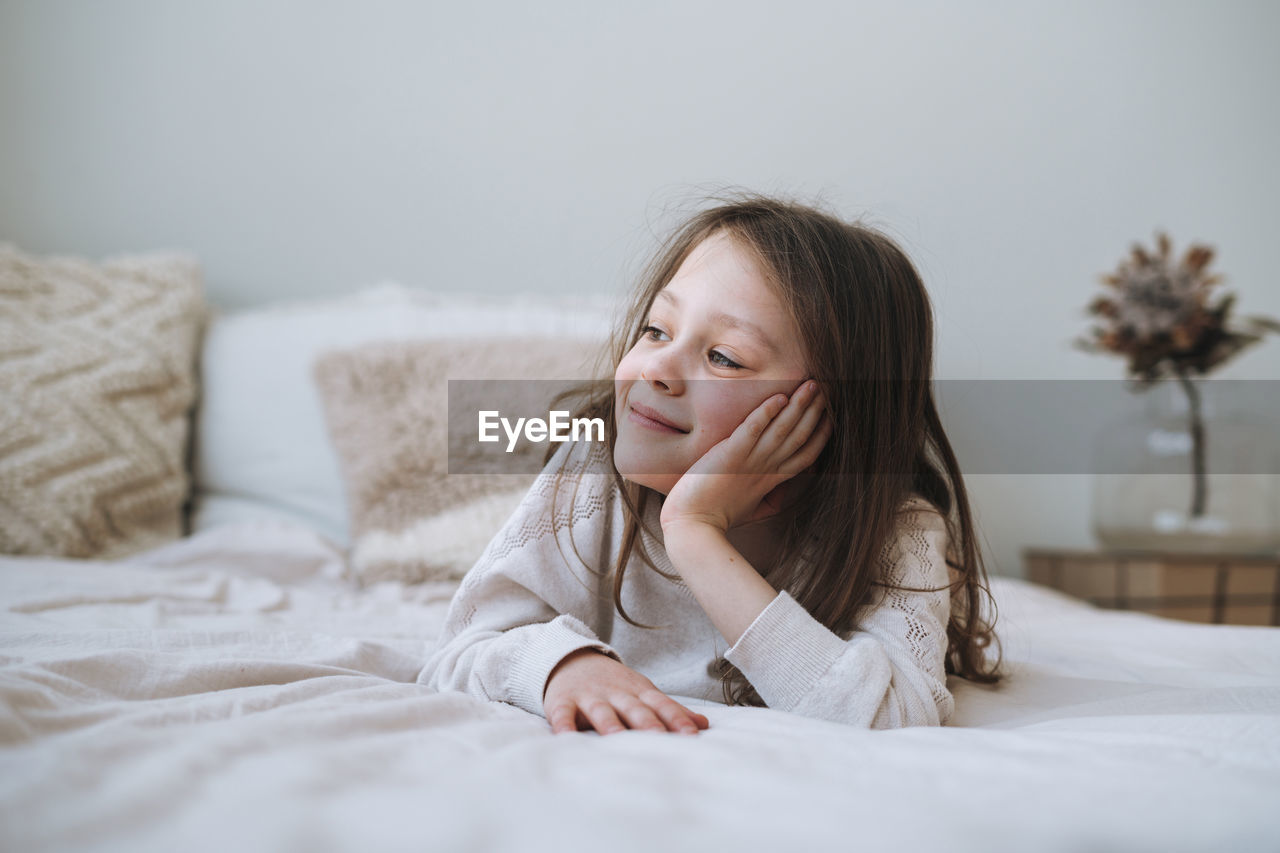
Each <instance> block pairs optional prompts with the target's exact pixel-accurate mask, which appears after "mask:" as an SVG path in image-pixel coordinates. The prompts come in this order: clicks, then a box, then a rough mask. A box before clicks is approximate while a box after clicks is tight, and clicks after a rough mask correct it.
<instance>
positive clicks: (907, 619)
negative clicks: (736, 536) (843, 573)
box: [663, 502, 955, 729]
mask: <svg viewBox="0 0 1280 853" xmlns="http://www.w3.org/2000/svg"><path fill="white" fill-rule="evenodd" d="M926 506H927V505H925V504H924V503H923V502H921V509H920V510H919V511H916V512H912V513H909V514H908V515H907V516H906V521H905V522H904V524H903V526H902V528H901V534H900V536H899V538H898V541H897V542H896V543H895V545H894V547H893V548H891V549H890V551H889V552H888V554H887V555H886V557H885V562H884V563H882V565H881V577H882V578H883V579H884V580H885V581H886V582H888V583H893V584H898V585H902V586H909V587H916V588H922V589H934V590H938V591H936V592H900V591H896V590H887V591H886V593H885V595H884V598H883V600H882V601H880V602H878V604H877V605H876V606H874V607H871V608H867V610H866V611H864V613H865V615H864V617H863V618H862V619H861V620H860V624H859V627H858V630H856V631H854V632H853V633H852V634H851V635H850V636H849V638H848V639H847V640H845V639H842V638H841V637H839V636H838V635H836V634H835V633H833V632H832V631H831V630H829V629H828V628H827V627H826V626H825V625H823V624H822V623H821V622H819V621H818V620H817V619H814V618H813V616H811V615H810V614H809V612H808V611H806V610H805V609H804V608H803V607H802V606H801V605H800V604H799V603H797V602H796V601H795V599H793V598H792V597H791V596H790V595H788V594H787V593H786V592H785V591H783V592H779V593H776V594H774V595H769V593H768V592H766V588H767V589H768V590H770V591H771V590H772V587H771V586H770V585H769V584H768V582H767V581H765V580H764V579H763V578H761V577H760V576H759V575H758V574H757V573H756V571H755V569H754V568H752V567H751V565H750V564H749V563H747V562H746V561H745V560H744V559H742V556H741V554H739V553H738V552H737V550H736V549H734V548H733V546H732V545H730V544H729V543H728V541H727V539H725V538H724V537H723V534H717V533H716V532H715V531H712V530H708V529H707V528H705V527H704V528H703V529H702V530H694V529H684V530H679V529H674V528H673V529H672V530H671V531H670V532H668V531H667V530H666V529H665V528H664V531H663V536H664V540H665V541H666V543H667V553H668V556H669V557H670V558H671V561H672V563H673V564H674V565H675V566H676V568H677V569H679V570H680V572H681V574H682V575H683V577H684V580H685V583H686V584H687V585H688V586H689V588H690V589H691V590H692V591H693V593H694V595H695V596H696V597H697V599H698V601H699V602H700V603H701V604H702V607H703V609H704V610H705V611H706V612H707V615H708V616H709V617H710V618H711V620H712V622H714V623H715V625H716V627H717V628H719V629H720V632H721V633H722V634H724V636H725V639H726V640H727V641H728V642H730V643H731V644H732V645H731V647H730V648H729V650H728V651H726V652H725V658H726V659H727V660H728V661H729V662H730V663H732V664H733V665H734V666H736V667H738V669H739V670H741V671H742V674H743V675H745V676H746V678H747V680H748V681H750V682H751V684H752V686H753V687H755V689H756V692H757V693H759V694H760V698H761V699H763V700H764V702H765V704H766V705H768V706H769V707H770V708H776V709H778V710H782V711H790V712H792V713H797V714H802V715H804V716H807V717H815V718H819V719H824V720H830V721H832V722H839V723H846V724H850V725H855V726H859V727H865V728H873V729H891V728H901V727H904V726H937V725H945V724H946V722H947V720H948V719H950V717H951V715H952V713H953V711H954V709H955V702H954V699H953V697H952V695H951V693H950V691H949V690H948V689H947V684H946V669H945V656H946V650H947V622H948V620H949V618H950V614H951V597H950V591H949V588H948V587H947V584H948V583H949V580H950V574H949V570H948V568H947V565H946V562H945V560H944V557H943V555H944V554H945V553H946V547H947V534H946V526H945V524H944V522H943V519H942V516H941V515H939V514H938V513H937V512H936V511H934V510H932V509H931V508H928V509H926V508H925V507H926ZM673 535H674V539H673ZM717 538H718V539H719V541H718V542H717V541H716V540H717ZM766 599H767V600H766ZM753 611H754V613H755V615H754V617H752V618H751V619H750V621H749V622H748V623H747V624H746V626H745V627H742V628H740V627H739V626H741V625H742V623H743V622H744V621H745V620H747V619H748V617H751V616H752V612H753Z"/></svg>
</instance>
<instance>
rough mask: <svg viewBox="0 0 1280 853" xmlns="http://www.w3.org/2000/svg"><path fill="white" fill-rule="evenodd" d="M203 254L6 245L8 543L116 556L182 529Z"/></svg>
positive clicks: (0, 382)
mask: <svg viewBox="0 0 1280 853" xmlns="http://www.w3.org/2000/svg"><path fill="white" fill-rule="evenodd" d="M206 319H207V312H206V307H205V303H204V297H203V285H202V280H201V274H200V267H199V265H198V263H197V262H196V261H195V259H194V258H191V257H188V256H186V255H183V254H177V253H164V254H162V253H154V254H146V255H134V256H120V257H115V258H109V259H107V260H106V261H104V262H102V263H91V262H89V261H86V260H82V259H78V258H69V257H48V258H40V257H35V256H32V255H28V254H24V253H23V252H21V251H19V250H18V249H17V248H15V247H13V246H10V245H0V551H2V552H3V553H6V554H34V555H47V556H58V557H77V558H88V557H96V558H100V559H115V558H118V557H123V556H126V555H128V554H132V553H135V552H138V551H141V550H145V549H147V548H152V547H155V546H158V545H161V544H164V543H166V542H169V541H172V540H174V539H177V538H179V537H181V536H182V535H183V532H184V529H183V528H184V525H183V518H184V505H185V503H186V501H187V497H188V493H189V490H190V485H191V482H190V477H189V475H188V466H187V459H188V447H189V436H190V428H191V427H190V423H191V414H192V409H193V406H194V405H195V402H196V398H197V376H196V358H197V356H196V353H197V351H198V346H199V340H200V335H201V333H202V331H203V328H204V324H205V322H206Z"/></svg>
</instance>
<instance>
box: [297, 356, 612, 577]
mask: <svg viewBox="0 0 1280 853" xmlns="http://www.w3.org/2000/svg"><path fill="white" fill-rule="evenodd" d="M602 347H603V342H601V341H590V340H584V339H573V338H559V339H547V338H510V337H502V338H487V339H434V340H410V341H384V342H379V343H374V344H368V345H365V346H362V347H359V348H356V349H350V350H337V351H330V352H327V353H323V354H321V355H320V356H319V357H318V358H317V359H316V361H315V365H314V369H313V374H314V378H315V381H316V386H317V388H318V389H319V392H320V398H321V403H322V406H323V408H324V412H325V421H326V423H327V425H328V429H329V434H330V438H331V440H332V442H333V446H334V448H335V450H336V451H337V455H338V459H339V467H340V468H341V470H342V477H343V483H344V488H345V490H346V499H347V506H348V511H349V512H350V519H349V524H350V528H351V534H352V536H351V549H350V553H349V559H350V564H351V568H352V570H353V572H354V573H355V574H356V576H357V577H358V578H359V579H360V580H361V581H362V582H364V583H372V582H375V581H381V580H400V581H405V582H411V583H412V582H420V581H425V580H444V579H451V578H460V577H462V575H463V574H465V573H466V571H467V570H468V569H469V568H470V567H471V565H472V564H473V563H474V562H475V561H476V560H477V559H478V558H479V556H480V553H481V552H482V551H483V550H484V548H485V546H486V545H487V544H488V542H489V540H490V539H491V538H492V537H493V536H494V534H496V533H497V532H498V529H499V528H500V527H501V526H502V523H503V522H504V521H506V519H507V518H508V517H509V516H510V514H511V513H512V512H513V511H514V510H515V508H516V506H517V505H518V504H519V503H520V499H521V498H522V497H523V496H524V494H525V492H526V491H527V490H528V489H529V486H530V485H532V483H533V480H534V477H535V475H536V472H537V471H538V470H539V469H540V467H541V464H540V463H541V459H542V456H543V453H544V452H545V449H546V447H547V445H546V444H534V443H531V442H524V441H522V442H520V451H519V452H517V453H513V454H512V455H511V456H510V457H509V458H508V457H505V456H504V457H501V458H502V459H503V464H504V465H505V466H506V467H494V466H492V465H489V466H488V467H485V466H484V464H483V463H484V460H483V459H471V460H467V459H465V458H464V456H465V453H466V450H465V448H464V449H462V450H461V451H460V450H459V441H458V439H459V436H460V434H461V433H460V431H459V430H458V429H456V428H455V429H454V430H450V429H449V428H448V426H449V425H448V418H449V408H450V407H449V403H450V396H449V394H450V392H449V384H448V380H449V379H502V380H552V379H558V380H569V381H565V382H561V383H545V382H513V383H503V384H502V385H501V386H490V385H484V384H480V383H474V384H471V383H455V388H454V391H455V395H456V394H458V393H460V392H462V391H465V390H466V389H468V388H470V389H471V390H473V391H477V392H478V393H482V392H483V391H484V389H485V388H490V387H500V388H501V389H502V390H503V391H505V392H512V391H514V392H515V393H516V395H517V396H524V395H522V394H521V393H520V392H521V391H524V390H526V389H527V391H528V392H530V394H532V395H533V396H538V395H542V394H549V392H550V391H551V390H552V387H553V386H555V387H566V386H567V385H569V384H571V382H570V381H571V380H579V379H585V378H588V377H590V376H591V375H593V371H594V369H595V367H596V364H595V360H596V358H597V356H598V355H599V354H600V353H601V351H602ZM460 386H461V387H460ZM541 399H542V398H541V397H539V400H541ZM454 402H455V404H456V403H457V402H458V400H457V399H455V400H454ZM547 402H549V399H548V400H547ZM507 403H509V404H510V405H509V406H508V405H507ZM527 403H528V400H524V401H516V400H508V401H505V402H504V404H503V408H502V409H500V410H499V411H504V410H505V409H508V408H510V409H511V410H512V411H517V410H522V408H523V409H527V408H528V406H527ZM505 414H506V412H505V411H504V415H505ZM543 416H544V417H545V410H544V411H543ZM469 429H470V430H472V432H468V433H467V434H468V435H471V434H474V432H473V431H474V429H475V427H470V428H469ZM498 434H499V435H503V433H502V431H501V429H499V430H498ZM451 441H452V442H453V451H454V453H453V455H452V457H451V455H450V442H451ZM505 441H506V438H505V436H504V437H503V438H502V442H505ZM471 446H472V447H473V448H474V447H475V446H476V445H475V443H471ZM495 447H497V445H495ZM499 452H501V451H499ZM460 453H461V455H460ZM487 458H488V460H489V461H492V460H493V456H492V455H487ZM451 459H452V461H453V463H454V467H455V469H457V468H461V469H463V470H466V471H468V472H472V471H487V472H489V473H459V472H458V471H455V473H453V474H450V473H449V472H450V461H451ZM468 461H470V462H472V463H479V464H471V465H468V464H467V463H468Z"/></svg>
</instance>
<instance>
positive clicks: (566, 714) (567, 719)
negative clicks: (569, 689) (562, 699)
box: [547, 703, 578, 734]
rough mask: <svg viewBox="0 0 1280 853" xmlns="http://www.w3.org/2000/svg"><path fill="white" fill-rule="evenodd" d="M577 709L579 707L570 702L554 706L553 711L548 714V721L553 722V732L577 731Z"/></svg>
mask: <svg viewBox="0 0 1280 853" xmlns="http://www.w3.org/2000/svg"><path fill="white" fill-rule="evenodd" d="M577 711H578V709H577V708H575V707H574V706H573V705H571V704H568V703H564V704H560V705H557V706H555V707H554V708H552V709H551V713H549V714H548V715H547V722H548V723H550V724H551V733H552V734H560V733H561V732H573V731H577V730H578V726H577V719H576V717H577Z"/></svg>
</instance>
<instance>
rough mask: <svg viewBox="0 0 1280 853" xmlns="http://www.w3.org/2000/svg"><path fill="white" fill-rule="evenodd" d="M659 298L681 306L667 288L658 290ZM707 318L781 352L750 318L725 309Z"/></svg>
mask: <svg viewBox="0 0 1280 853" xmlns="http://www.w3.org/2000/svg"><path fill="white" fill-rule="evenodd" d="M657 298H665V299H666V300H667V301H669V302H670V303H671V304H672V305H673V306H675V307H677V308H678V307H679V306H680V300H679V299H677V298H676V295H675V294H674V293H672V292H671V291H669V290H667V289H666V288H663V289H662V290H659V291H658V296H657V297H655V299H657ZM707 319H709V320H710V321H711V322H712V323H714V324H716V325H720V326H728V327H729V328H731V329H738V330H739V331H742V332H746V333H747V334H749V335H751V336H752V337H754V338H756V339H757V340H759V341H760V344H761V345H762V346H763V347H764V348H765V349H767V350H769V351H770V352H771V353H773V354H774V355H778V354H779V350H778V347H777V345H776V344H774V342H773V341H772V340H770V339H769V336H768V335H766V334H765V333H764V329H762V328H760V327H759V326H757V325H756V324H755V323H752V322H751V321H750V320H745V319H743V318H742V317H738V316H735V315H733V314H727V313H725V312H724V311H712V312H711V313H710V314H708V315H707Z"/></svg>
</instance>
